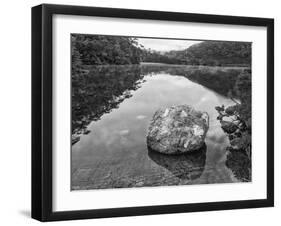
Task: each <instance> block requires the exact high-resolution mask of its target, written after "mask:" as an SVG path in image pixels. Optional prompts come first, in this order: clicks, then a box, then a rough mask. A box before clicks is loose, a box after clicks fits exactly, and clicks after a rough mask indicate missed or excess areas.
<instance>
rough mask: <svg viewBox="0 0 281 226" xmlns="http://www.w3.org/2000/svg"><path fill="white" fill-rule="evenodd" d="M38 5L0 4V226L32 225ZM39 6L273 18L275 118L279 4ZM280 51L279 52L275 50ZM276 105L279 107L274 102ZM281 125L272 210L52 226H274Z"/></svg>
mask: <svg viewBox="0 0 281 226" xmlns="http://www.w3.org/2000/svg"><path fill="white" fill-rule="evenodd" d="M40 3H42V1H36V0H27V1H20V0H14V1H12V0H9V1H2V3H1V13H0V16H1V20H0V23H1V35H0V58H1V59H0V65H1V78H2V79H1V82H0V98H1V99H0V103H1V111H0V114H1V117H0V119H1V123H0V125H1V130H0V133H1V136H0V137H1V144H2V145H1V153H2V156H1V157H0V169H1V171H0V175H1V185H0V224H1V225H5V226H6V225H7V226H9V225H38V224H39V223H38V222H37V221H35V220H32V219H31V218H30V217H29V215H30V187H31V186H30V183H31V180H30V168H31V162H30V158H31V143H30V140H31V135H30V134H31V126H30V124H31V110H30V109H31V98H30V97H31V75H30V73H31V69H30V68H31V61H30V59H31V56H30V49H31V35H30V34H31V26H30V24H31V10H30V8H31V7H32V6H34V5H37V4H40ZM45 3H54V4H72V5H86V6H87V5H88V6H101V7H118V8H135V9H145V10H162V11H179V12H190V13H209V14H225V15H227V14H228V15H237V16H254V17H271V18H275V40H276V41H275V63H276V67H275V87H276V89H275V115H276V116H278V115H281V105H280V97H281V89H280V88H279V89H277V88H278V84H280V82H281V78H280V73H281V66H280V64H278V62H279V61H280V60H281V54H280V52H281V42H280V41H279V40H281V27H280V25H281V14H280V8H281V4H279V1H277V0H266V1H265V0H264V1H258V0H254V1H250V0H248V1H246V0H232V1H225V0H212V1H208V0H205V1H203V0H196V1H194V0H190V1H189V0H172V1H164V0H158V1H157V0H139V1H133V0H96V1H89V0H80V1H78V0H76V1H75V0H68V1H67V0H64V1H63V0H60V1H59V0H58V1H46V2H45ZM279 51H280V52H279ZM278 102H279V103H278ZM280 126H281V120H280V118H279V117H276V118H275V128H276V129H275V140H276V142H275V172H276V173H275V183H276V186H275V191H276V193H275V197H276V198H275V206H276V207H275V208H261V209H249V210H230V211H217V212H204V213H202V212H199V213H187V214H170V215H158V216H157V215H155V216H144V217H126V218H111V219H98V220H83V221H68V222H56V223H52V224H56V225H93V224H95V225H124V226H126V225H128V226H129V225H158V224H161V225H187V224H189V225H195V224H196V225H206V224H208V225H210V224H211V225H212V224H214V225H217V226H219V225H228V226H232V225H235V226H237V225H266V224H272V225H277V224H278V223H277V222H278V221H281V220H280V217H279V215H280V213H281V196H280V192H279V191H280V189H281V179H280V171H281V166H280V164H278V163H279V161H277V160H278V159H280V157H281V154H280V151H279V150H280V149H281V139H280V138H281V137H280V135H281V132H280V130H279V131H278V130H277V129H278V128H279V127H280Z"/></svg>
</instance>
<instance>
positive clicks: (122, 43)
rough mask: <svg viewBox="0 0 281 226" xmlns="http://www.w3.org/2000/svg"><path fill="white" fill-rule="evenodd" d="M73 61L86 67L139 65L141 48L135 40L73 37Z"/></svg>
mask: <svg viewBox="0 0 281 226" xmlns="http://www.w3.org/2000/svg"><path fill="white" fill-rule="evenodd" d="M71 43H72V60H78V61H81V63H82V64H85V65H106V64H118V65H124V64H139V63H140V60H141V53H142V50H141V46H139V45H138V43H137V41H136V39H135V38H129V37H119V36H105V35H84V34H83V35H80V34H72V35H71Z"/></svg>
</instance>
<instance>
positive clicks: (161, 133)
mask: <svg viewBox="0 0 281 226" xmlns="http://www.w3.org/2000/svg"><path fill="white" fill-rule="evenodd" d="M208 124H209V116H208V114H207V113H206V112H200V111H196V110H195V109H194V108H193V107H191V106H188V105H179V106H173V107H170V108H166V109H160V110H158V111H156V112H155V114H154V116H153V118H152V121H151V123H150V126H149V128H148V134H147V146H148V147H149V148H150V149H151V150H154V151H157V152H160V153H164V154H181V153H187V152H190V151H194V150H198V149H200V148H201V147H202V146H203V145H204V140H205V136H206V133H207V130H208Z"/></svg>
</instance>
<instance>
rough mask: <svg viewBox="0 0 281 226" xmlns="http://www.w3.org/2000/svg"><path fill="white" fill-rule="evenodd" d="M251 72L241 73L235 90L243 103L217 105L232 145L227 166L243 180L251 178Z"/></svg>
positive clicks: (219, 118)
mask: <svg viewBox="0 0 281 226" xmlns="http://www.w3.org/2000/svg"><path fill="white" fill-rule="evenodd" d="M251 87H252V86H251V72H250V70H246V71H244V72H242V73H240V74H239V76H238V78H237V80H236V82H235V86H234V92H235V95H236V97H237V98H238V99H239V100H240V102H241V103H237V104H235V105H233V106H229V107H227V108H225V107H224V106H221V107H216V110H217V111H218V113H219V116H218V120H219V121H220V123H221V127H222V129H223V130H224V131H225V133H226V134H227V135H228V138H229V141H230V146H229V147H227V150H228V151H229V153H228V155H227V161H226V166H227V167H229V168H230V169H231V170H232V171H233V173H234V175H235V176H236V177H237V178H238V179H239V180H242V181H250V180H251V156H252V154H251V152H252V151H251V149H252V112H251V108H252V103H251V92H252V89H251Z"/></svg>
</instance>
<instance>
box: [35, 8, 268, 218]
mask: <svg viewBox="0 0 281 226" xmlns="http://www.w3.org/2000/svg"><path fill="white" fill-rule="evenodd" d="M273 87H274V21H273V19H268V18H252V17H236V16H218V15H202V14H189V13H176V12H160V11H143V10H131V9H113V8H96V7H82V6H65V5H48V4H43V5H39V6H35V7H33V8H32V217H33V218H35V219H38V220H40V221H55V220H70V219H85V218H102V217H121V216H135V215H148V214H167V213H179V212H192V211H209V210H226V209H241V208H256V207H270V206H273V205H274V160H273V155H274V110H273V109H274V90H273Z"/></svg>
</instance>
